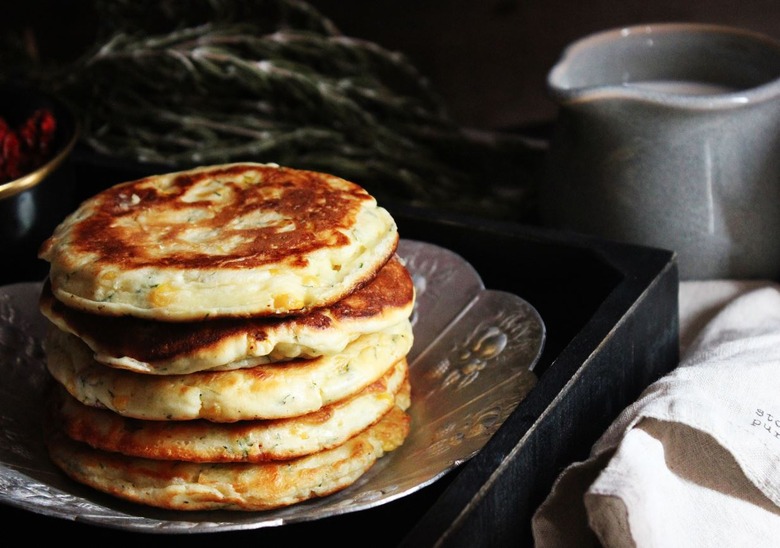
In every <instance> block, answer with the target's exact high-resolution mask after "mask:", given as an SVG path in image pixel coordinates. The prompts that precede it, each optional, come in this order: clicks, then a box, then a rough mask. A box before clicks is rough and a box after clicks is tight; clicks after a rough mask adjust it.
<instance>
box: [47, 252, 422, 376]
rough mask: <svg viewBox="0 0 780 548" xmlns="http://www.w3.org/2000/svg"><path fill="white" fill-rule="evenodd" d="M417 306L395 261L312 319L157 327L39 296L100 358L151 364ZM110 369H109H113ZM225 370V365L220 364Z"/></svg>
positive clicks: (159, 324)
mask: <svg viewBox="0 0 780 548" xmlns="http://www.w3.org/2000/svg"><path fill="white" fill-rule="evenodd" d="M413 301H414V283H413V281H412V278H411V276H410V275H409V272H408V271H407V270H406V268H405V267H404V266H403V265H402V264H401V262H400V260H399V259H398V258H396V257H394V258H392V259H391V260H390V261H389V262H388V263H387V264H386V265H385V266H384V267H383V268H382V269H381V270H380V271H379V273H378V274H377V276H376V277H375V278H374V279H373V280H371V281H370V282H369V283H368V284H367V285H365V286H363V287H362V288H360V289H358V290H357V291H355V292H353V293H352V294H350V295H348V296H347V297H345V298H344V299H342V300H341V301H338V302H337V303H335V304H333V305H331V306H329V307H324V308H319V309H316V310H314V311H312V312H310V313H308V314H304V315H299V316H291V317H281V318H279V317H257V318H214V319H211V320H204V321H200V322H156V321H153V320H148V319H143V318H135V317H132V316H100V315H98V314H92V313H88V312H83V311H81V310H77V309H74V308H71V307H69V306H66V305H65V304H64V303H62V302H60V301H58V300H57V299H56V298H55V297H54V294H53V293H52V291H51V285H50V283H49V281H48V280H47V281H46V282H45V283H44V286H43V290H42V292H41V296H40V308H41V311H42V312H43V314H44V315H45V316H47V317H48V318H50V319H53V320H54V319H56V320H57V322H61V323H63V324H64V326H65V327H66V329H67V330H68V331H69V332H70V333H72V334H74V335H76V336H77V337H79V338H80V339H82V340H83V341H84V342H85V343H86V344H87V345H88V346H89V347H90V348H91V349H92V350H93V351H95V352H96V353H97V354H99V355H106V356H112V357H116V358H121V357H124V356H127V357H130V358H133V359H135V360H138V361H140V362H145V363H147V364H149V366H150V368H154V367H155V364H156V363H159V362H170V361H173V360H183V359H185V358H187V357H190V356H193V355H195V354H198V353H200V354H208V353H209V352H214V351H216V350H217V349H218V347H219V346H220V345H222V344H226V343H227V342H229V341H230V340H236V339H241V340H244V339H245V340H246V345H247V347H248V348H249V349H250V350H251V348H252V344H253V341H256V342H257V343H260V342H262V341H265V340H267V339H268V338H269V337H270V336H271V333H272V332H273V331H274V330H279V329H282V328H284V329H292V330H296V329H310V330H311V329H316V330H321V331H327V330H329V329H333V328H334V326H335V325H336V324H338V323H341V322H350V321H353V322H354V321H360V320H361V319H368V318H372V317H378V316H381V315H382V314H384V313H386V312H387V311H388V310H390V309H405V308H407V307H409V306H410V305H411V304H412V303H413ZM109 365H111V364H109ZM220 365H221V364H220Z"/></svg>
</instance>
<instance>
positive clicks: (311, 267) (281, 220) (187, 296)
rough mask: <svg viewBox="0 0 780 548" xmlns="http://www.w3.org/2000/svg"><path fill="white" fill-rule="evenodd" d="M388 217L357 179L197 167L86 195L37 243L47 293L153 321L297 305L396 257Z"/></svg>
mask: <svg viewBox="0 0 780 548" xmlns="http://www.w3.org/2000/svg"><path fill="white" fill-rule="evenodd" d="M397 245H398V231H397V226H396V224H395V221H394V220H393V218H392V216H391V215H390V214H389V213H388V212H387V210H385V209H384V208H382V207H379V206H378V204H377V202H376V200H375V199H374V197H373V196H371V195H370V194H369V193H368V192H366V190H365V189H363V188H362V187H361V186H359V185H357V184H355V183H352V182H350V181H346V180H344V179H342V178H339V177H336V176H333V175H329V174H325V173H318V172H312V171H305V170H296V169H290V168H284V167H279V166H276V165H271V164H258V163H235V164H223V165H215V166H207V167H200V168H196V169H192V170H186V171H180V172H174V173H168V174H161V175H155V176H151V177H146V178H143V179H139V180H136V181H129V182H126V183H121V184H118V185H115V186H113V187H111V188H108V189H106V190H104V191H102V192H99V193H98V194H96V195H95V196H93V197H91V198H89V199H87V200H85V201H84V202H83V203H82V204H81V205H80V206H79V208H78V209H77V210H76V211H74V212H73V213H72V214H70V215H69V216H68V217H67V218H66V219H65V220H64V221H63V222H62V223H60V225H59V226H58V227H57V228H56V229H55V231H54V234H52V236H51V237H49V238H48V239H47V240H46V241H45V242H44V243H43V244H42V246H41V248H40V251H39V256H40V257H41V258H42V259H44V260H46V261H48V262H49V263H50V269H49V278H50V280H51V287H52V291H53V293H54V296H55V297H56V298H57V299H58V300H60V301H61V302H63V303H65V304H66V305H67V306H69V307H72V308H76V309H79V310H84V311H86V312H91V313H94V314H99V315H109V316H122V315H130V316H135V317H139V318H147V319H152V320H160V321H192V320H203V319H207V318H213V317H253V316H282V315H291V314H303V313H306V312H309V311H311V310H313V309H316V308H320V307H323V306H328V305H330V304H333V303H335V302H336V301H338V300H340V299H342V298H343V297H345V296H347V295H349V294H350V293H352V292H353V291H355V290H356V289H358V288H359V287H361V286H363V285H364V284H366V283H368V281H370V280H371V279H373V277H374V276H375V275H376V274H377V272H379V269H380V268H381V267H382V266H383V265H384V264H385V263H386V262H387V261H388V260H389V259H390V258H391V257H392V256H393V253H394V252H395V249H396V247H397Z"/></svg>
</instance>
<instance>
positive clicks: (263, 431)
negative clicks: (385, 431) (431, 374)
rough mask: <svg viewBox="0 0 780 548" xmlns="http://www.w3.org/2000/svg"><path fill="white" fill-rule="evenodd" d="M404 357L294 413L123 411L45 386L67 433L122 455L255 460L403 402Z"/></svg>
mask: <svg viewBox="0 0 780 548" xmlns="http://www.w3.org/2000/svg"><path fill="white" fill-rule="evenodd" d="M407 374H408V371H407V365H406V362H405V361H404V360H401V361H399V362H397V363H396V364H395V366H394V367H393V368H392V369H391V370H390V371H389V372H388V373H386V374H385V375H384V376H383V377H382V378H381V379H379V380H378V381H376V382H374V383H371V384H370V385H369V386H367V387H366V388H364V389H363V390H362V391H361V392H360V393H358V394H356V395H355V396H352V397H351V398H348V399H346V400H342V401H340V402H337V403H333V404H330V405H327V406H325V407H323V408H322V409H320V410H319V411H315V412H314V413H308V414H306V415H301V416H298V417H290V418H287V419H275V420H255V421H251V420H250V421H238V422H233V423H214V422H211V421H205V420H192V421H148V420H139V419H128V418H126V417H122V416H121V415H118V414H117V413H114V412H113V411H109V410H107V409H98V408H96V407H89V406H87V405H83V404H81V403H79V402H78V401H76V400H75V399H74V398H73V397H72V396H70V395H69V394H68V393H67V392H66V391H65V390H64V389H62V388H61V387H58V388H59V389H58V390H56V391H54V392H53V397H52V398H51V405H52V406H53V407H52V410H51V415H52V417H55V420H56V421H57V422H58V423H59V424H60V425H61V427H62V430H63V431H64V432H65V434H66V435H67V436H68V437H70V438H71V439H74V440H77V441H81V442H84V443H87V444H88V445H90V446H92V447H94V448H96V449H102V450H104V451H112V452H116V453H122V454H125V455H130V456H135V457H144V458H150V459H163V460H182V461H189V462H263V461H269V460H281V459H290V458H294V457H300V456H304V455H308V454H311V453H316V452H317V451H322V450H324V449H330V448H331V447H335V446H337V445H340V444H342V443H344V442H345V441H347V440H348V439H350V438H351V437H353V436H355V435H357V434H358V433H360V432H361V431H363V430H365V429H366V428H368V427H369V426H371V425H372V424H374V423H376V422H377V421H379V420H380V419H381V418H382V417H383V416H384V415H385V414H386V413H388V412H389V411H390V410H391V409H392V408H393V406H396V405H397V406H398V407H399V408H401V409H403V410H406V409H407V408H408V407H409V405H410V403H411V402H410V386H409V380H408V377H407Z"/></svg>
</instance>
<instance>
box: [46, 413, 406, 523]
mask: <svg viewBox="0 0 780 548" xmlns="http://www.w3.org/2000/svg"><path fill="white" fill-rule="evenodd" d="M409 422H410V418H409V415H407V414H406V413H405V412H404V411H402V410H401V409H399V408H398V407H394V408H393V409H392V410H391V411H390V412H389V413H387V414H386V415H385V416H384V417H383V418H382V420H380V421H379V422H378V423H376V424H374V425H372V426H370V427H368V428H366V429H365V430H364V431H362V432H361V433H360V434H358V435H357V436H355V437H353V438H350V439H349V440H347V441H346V442H344V443H343V444H341V445H337V446H336V447H333V448H331V449H326V450H324V451H320V452H317V453H313V454H311V455H307V456H305V457H299V458H295V459H290V460H282V461H271V462H266V463H260V464H255V463H194V462H183V461H171V460H154V459H144V458H139V457H128V456H126V455H122V454H120V453H111V452H108V451H101V450H98V449H94V448H92V447H90V446H89V445H87V444H85V443H80V442H76V441H73V440H71V439H70V438H68V437H67V436H65V435H64V434H63V433H62V432H61V431H60V430H59V429H58V426H57V424H56V421H52V422H51V424H49V428H48V434H47V441H46V443H47V447H48V450H49V455H50V457H51V459H52V462H54V464H55V465H56V466H57V467H59V468H60V469H62V470H63V471H64V472H65V474H66V475H68V476H70V477H71V478H72V479H74V480H75V481H77V482H80V483H83V484H86V485H89V486H91V487H93V488H95V489H97V490H99V491H102V492H105V493H108V494H110V495H113V496H116V497H120V498H123V499H126V500H130V501H133V502H137V503H141V504H146V505H149V506H155V507H159V508H164V509H171V510H268V509H272V508H279V507H283V506H289V505H291V504H294V503H297V502H301V501H304V500H309V499H312V498H315V497H322V496H325V495H329V494H331V493H335V492H337V491H340V490H342V489H344V488H345V487H348V486H349V485H351V484H352V483H354V482H355V481H356V480H357V479H358V478H360V476H362V475H363V474H365V472H366V471H368V470H369V469H370V468H371V467H372V466H373V465H374V464H375V463H376V461H377V460H378V459H379V458H380V457H382V456H383V455H384V454H385V453H387V452H389V451H393V450H395V449H396V448H398V447H399V446H400V445H401V444H403V442H404V441H405V439H406V436H407V435H408V434H409Z"/></svg>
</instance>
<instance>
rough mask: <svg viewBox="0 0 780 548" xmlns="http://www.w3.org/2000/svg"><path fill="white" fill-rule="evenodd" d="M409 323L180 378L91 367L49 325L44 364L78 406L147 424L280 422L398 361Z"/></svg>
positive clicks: (408, 339)
mask: <svg viewBox="0 0 780 548" xmlns="http://www.w3.org/2000/svg"><path fill="white" fill-rule="evenodd" d="M412 342H413V335H412V326H411V322H410V321H409V320H406V321H405V322H401V323H400V324H397V325H395V326H392V327H390V328H388V329H387V330H385V331H380V332H377V333H368V334H366V335H362V336H360V337H358V338H357V339H355V340H354V341H352V342H351V343H350V344H348V345H347V346H346V347H345V348H344V350H343V351H342V352H339V353H336V354H333V355H331V356H321V357H319V358H312V359H298V360H291V361H287V362H281V363H276V364H267V365H257V366H255V367H250V368H245V369H235V370H230V371H201V372H198V373H189V374H186V375H145V374H142V373H135V372H131V371H125V370H122V369H114V368H111V367H107V366H105V365H103V364H100V363H98V362H96V361H95V360H94V359H93V358H92V351H91V350H90V349H89V347H88V346H87V345H86V344H84V343H83V342H82V341H81V340H80V339H78V338H77V337H74V336H73V335H70V334H68V333H65V332H63V331H60V330H59V329H57V328H56V327H54V326H52V327H51V329H50V330H49V333H48V336H47V338H46V341H45V344H46V356H47V360H46V364H47V367H48V370H49V372H50V373H51V375H52V377H54V379H56V380H57V381H58V382H59V383H60V384H62V385H63V386H64V387H65V388H66V389H67V390H68V392H69V393H70V394H71V395H72V396H74V397H75V398H76V399H77V400H79V401H80V402H81V403H83V404H85V405H91V406H96V407H104V408H106V409H111V410H112V411H114V412H116V413H119V414H120V415H123V416H126V417H131V418H139V419H147V420H190V419H207V420H211V421H215V422H233V421H238V420H254V419H275V418H286V417H295V416H298V415H303V414H305V413H312V412H314V411H317V410H319V409H321V408H322V407H323V406H325V405H328V404H330V403H333V402H336V401H339V400H342V399H344V398H347V397H350V396H352V395H354V394H356V393H357V392H359V391H360V390H362V389H363V388H365V387H366V386H368V385H369V384H371V383H372V382H374V381H376V380H377V379H379V378H381V377H382V375H384V374H385V373H386V372H387V371H389V370H390V369H391V368H392V367H393V365H394V364H395V363H396V362H398V361H399V360H402V359H403V360H405V359H406V355H407V354H408V352H409V350H410V349H411V346H412Z"/></svg>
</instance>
